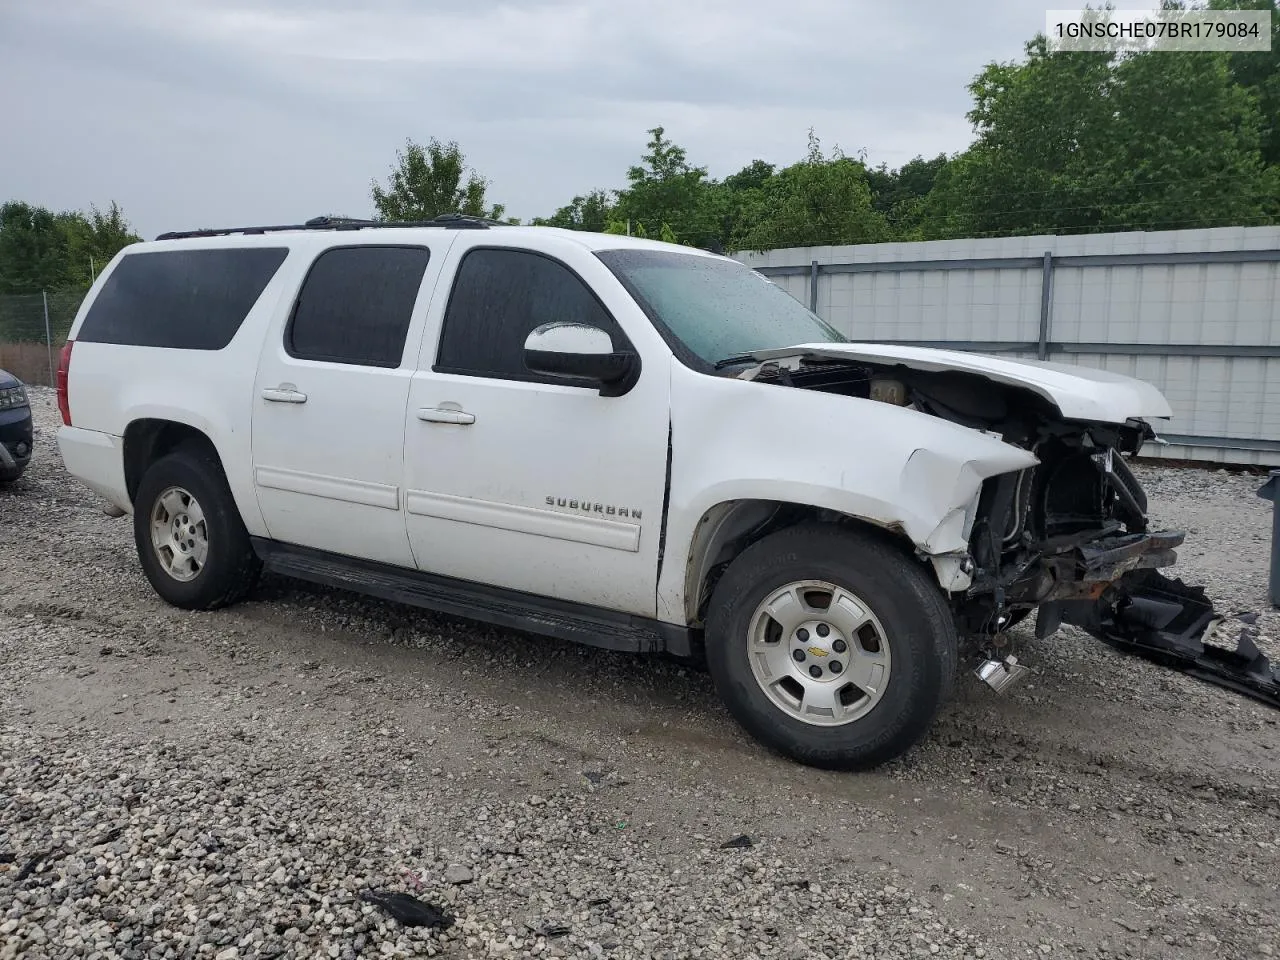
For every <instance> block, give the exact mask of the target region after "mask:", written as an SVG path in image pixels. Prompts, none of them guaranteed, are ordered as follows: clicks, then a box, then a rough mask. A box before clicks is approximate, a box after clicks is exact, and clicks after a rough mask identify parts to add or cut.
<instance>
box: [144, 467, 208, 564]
mask: <svg viewBox="0 0 1280 960" xmlns="http://www.w3.org/2000/svg"><path fill="white" fill-rule="evenodd" d="M151 546H152V547H153V548H154V550H155V552H156V558H157V559H158V560H159V561H160V566H161V567H162V568H163V569H164V572H165V573H167V574H168V575H169V576H171V577H173V579H174V580H177V581H179V582H180V583H186V582H187V581H189V580H194V579H195V578H196V577H197V576H199V574H200V571H201V570H203V569H204V564H205V558H206V557H207V556H208V555H209V530H208V526H207V525H206V523H205V519H204V511H203V510H202V509H201V508H200V504H199V503H198V502H197V501H196V498H195V497H193V496H191V494H190V493H188V492H187V491H186V490H184V489H182V487H168V488H166V489H165V491H164V492H163V493H161V494H160V496H158V497H156V500H155V505H154V506H153V507H152V508H151Z"/></svg>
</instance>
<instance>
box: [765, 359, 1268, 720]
mask: <svg viewBox="0 0 1280 960" xmlns="http://www.w3.org/2000/svg"><path fill="white" fill-rule="evenodd" d="M743 376H745V377H749V378H750V379H753V380H756V381H759V382H770V381H772V382H776V383H778V384H780V385H785V386H791V387H796V388H800V389H806V390H815V391H822V392H829V393H836V394H840V395H844V396H853V397H861V398H863V399H868V400H874V401H879V402H883V403H888V404H893V405H896V406H901V407H907V408H910V409H913V410H916V411H919V412H921V413H925V414H928V415H931V416H935V417H939V418H942V419H945V420H949V421H952V422H954V423H957V424H960V425H963V426H966V427H970V428H972V429H975V430H980V431H983V432H986V433H989V434H993V435H994V434H998V435H999V436H1000V437H1001V438H1002V439H1003V440H1004V441H1005V442H1006V443H1009V444H1013V445H1016V446H1019V447H1022V448H1024V449H1026V450H1029V451H1030V452H1032V453H1033V454H1034V455H1035V456H1036V458H1037V459H1038V460H1039V463H1038V464H1037V465H1036V466H1033V467H1030V468H1028V469H1025V470H1019V471H1016V472H1013V473H1003V474H998V475H996V476H993V477H990V478H988V479H987V480H985V481H983V485H982V490H981V494H980V497H979V500H978V507H977V510H976V511H975V513H974V515H973V518H972V527H971V531H970V533H969V535H968V545H969V552H970V556H969V558H968V560H967V563H968V564H969V569H970V570H971V580H970V583H969V585H968V587H967V588H966V589H964V590H962V591H959V592H956V593H952V594H951V602H952V608H953V611H954V614H955V618H956V623H957V627H958V628H959V630H960V632H961V634H962V636H965V637H967V638H972V639H975V640H976V642H977V643H978V644H979V645H980V646H981V647H982V648H983V649H984V650H985V651H986V653H987V656H988V657H995V656H1002V655H1003V654H1005V653H1007V651H1008V649H1009V643H1010V640H1009V638H1008V637H1007V636H1006V635H1005V631H1007V630H1008V629H1009V628H1010V627H1012V626H1013V625H1014V624H1016V623H1018V622H1019V621H1021V620H1023V619H1025V618H1026V617H1027V616H1028V615H1029V614H1030V613H1031V612H1032V611H1033V610H1034V611H1036V613H1037V616H1036V626H1035V633H1036V636H1037V637H1039V638H1042V639H1043V638H1046V637H1049V636H1051V635H1053V634H1054V633H1056V632H1057V631H1058V629H1059V628H1060V627H1061V626H1062V625H1063V624H1068V625H1074V626H1078V627H1080V628H1082V629H1084V630H1085V631H1087V632H1088V633H1090V634H1092V635H1093V636H1095V637H1097V638H1098V639H1100V640H1103V641H1104V642H1106V643H1108V644H1110V645H1112V646H1113V647H1116V648H1118V649H1121V650H1124V651H1127V652H1129V653H1133V654H1136V655H1140V656H1143V657H1145V658H1147V659H1150V660H1152V661H1155V662H1157V663H1160V664H1162V665H1165V666H1168V667H1171V668H1173V669H1177V670H1181V671H1183V672H1186V673H1187V674H1189V675H1192V676H1195V677H1197V678H1199V679H1201V680H1204V681H1207V682H1210V683H1214V684H1217V685H1219V686H1223V687H1227V688H1230V689H1233V690H1236V691H1238V692H1240V693H1244V694H1246V695H1248V696H1252V697H1254V698H1256V699H1259V700H1261V701H1263V702H1266V703H1268V704H1270V705H1272V706H1274V707H1278V708H1280V673H1278V672H1277V671H1276V670H1275V669H1274V668H1273V667H1272V666H1271V664H1270V663H1269V662H1268V660H1267V658H1266V657H1265V656H1264V655H1263V654H1262V653H1261V652H1260V651H1259V650H1258V648H1257V646H1256V644H1255V643H1254V642H1253V641H1254V637H1255V636H1256V633H1255V631H1254V628H1253V622H1254V621H1255V620H1256V615H1253V614H1242V615H1237V616H1235V617H1230V618H1229V617H1224V616H1222V615H1221V614H1219V613H1217V612H1215V611H1214V608H1213V605H1212V603H1211V602H1210V601H1209V600H1208V599H1207V597H1206V596H1205V591H1204V589H1203V588H1201V587H1192V586H1188V585H1186V584H1184V583H1182V581H1181V580H1175V579H1170V578H1168V577H1166V576H1164V575H1163V574H1161V573H1160V572H1159V571H1160V569H1162V568H1165V567H1169V566H1172V565H1173V564H1174V563H1175V562H1176V560H1177V554H1176V548H1177V547H1179V546H1180V545H1181V544H1182V542H1183V540H1184V537H1185V534H1184V532H1183V531H1179V530H1159V529H1156V530H1153V529H1151V527H1150V523H1149V518H1148V515H1147V497H1146V494H1145V493H1144V491H1143V489H1142V485H1141V484H1140V483H1139V482H1138V480H1137V478H1136V477H1135V476H1134V474H1133V471H1132V470H1131V469H1130V467H1129V464H1128V462H1127V461H1126V457H1128V456H1132V455H1134V454H1136V453H1138V451H1139V450H1141V448H1142V447H1143V445H1144V444H1145V443H1147V442H1148V441H1150V440H1152V439H1154V438H1155V433H1154V431H1153V430H1152V428H1151V427H1150V425H1149V424H1147V423H1146V422H1144V421H1141V420H1130V421H1128V422H1125V423H1122V424H1117V423H1105V422H1089V421H1078V420H1068V419H1064V418H1063V416H1062V415H1061V413H1060V412H1059V410H1058V409H1057V408H1056V407H1055V405H1054V404H1053V403H1052V402H1051V401H1049V400H1048V399H1046V398H1045V397H1043V396H1041V395H1039V394H1037V393H1036V392H1035V391H1033V390H1030V389H1027V388H1025V387H1021V386H1015V385H1011V384H1006V383H1000V382H993V381H992V380H991V379H988V378H987V377H984V376H982V375H981V374H977V373H971V372H966V371H958V370H921V369H913V368H912V367H909V366H907V365H903V364H889V363H884V364H881V363H864V362H858V361H852V362H851V360H849V359H826V358H817V357H812V356H808V357H803V358H788V359H787V362H785V363H778V362H776V361H765V362H764V363H762V364H760V366H758V367H755V368H753V369H752V370H750V371H747V372H746V373H744V374H743ZM1228 630H1236V631H1237V637H1236V644H1235V649H1228V648H1224V647H1220V646H1216V645H1212V644H1210V643H1208V642H1207V640H1208V638H1211V637H1213V636H1214V635H1216V634H1221V633H1224V632H1227V631H1228ZM1007 659H1008V661H1009V663H1008V670H1012V671H1017V670H1018V669H1020V668H1018V667H1017V665H1016V658H1014V657H1009V658H1007ZM995 662H996V661H994V660H988V664H987V667H988V671H989V672H991V671H992V669H993V668H992V667H991V664H992V663H995ZM980 675H982V674H981V672H980ZM984 679H986V680H987V681H988V683H990V685H991V686H993V687H994V688H996V689H1000V688H1001V687H1002V685H1003V684H1004V683H1005V682H1006V681H1007V680H1008V671H1006V674H1004V675H1000V674H999V673H998V671H997V672H995V674H994V675H993V676H984Z"/></svg>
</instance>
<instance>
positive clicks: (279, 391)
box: [262, 383, 307, 403]
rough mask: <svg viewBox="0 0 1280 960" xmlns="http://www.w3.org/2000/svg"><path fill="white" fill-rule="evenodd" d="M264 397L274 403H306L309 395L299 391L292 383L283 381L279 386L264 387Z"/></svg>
mask: <svg viewBox="0 0 1280 960" xmlns="http://www.w3.org/2000/svg"><path fill="white" fill-rule="evenodd" d="M262 399H263V400H269V401H271V402H272V403H306V402H307V395H306V394H305V393H299V392H298V390H297V389H296V388H295V387H294V385H293V384H292V383H282V384H280V386H278V387H267V388H266V389H264V390H263V391H262Z"/></svg>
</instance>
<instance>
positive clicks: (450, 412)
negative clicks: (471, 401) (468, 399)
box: [418, 407, 476, 426]
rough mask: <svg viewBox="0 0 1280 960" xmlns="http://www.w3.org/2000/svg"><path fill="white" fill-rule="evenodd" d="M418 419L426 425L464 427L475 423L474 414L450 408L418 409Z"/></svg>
mask: <svg viewBox="0 0 1280 960" xmlns="http://www.w3.org/2000/svg"><path fill="white" fill-rule="evenodd" d="M418 419H419V420H425V421H426V422H427V423H456V424H459V425H460V426H466V425H467V424H470V423H475V422H476V418H475V414H473V413H467V412H466V411H465V410H458V409H456V408H450V407H419V408H418Z"/></svg>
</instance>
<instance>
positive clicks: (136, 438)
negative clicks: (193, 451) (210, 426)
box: [123, 417, 226, 503]
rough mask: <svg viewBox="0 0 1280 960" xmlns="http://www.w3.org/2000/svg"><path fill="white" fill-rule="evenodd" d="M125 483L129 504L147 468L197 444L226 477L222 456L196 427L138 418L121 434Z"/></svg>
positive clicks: (173, 421)
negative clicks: (206, 451)
mask: <svg viewBox="0 0 1280 960" xmlns="http://www.w3.org/2000/svg"><path fill="white" fill-rule="evenodd" d="M123 442H124V446H123V456H124V480H125V489H126V492H127V493H128V494H129V502H130V503H134V502H135V501H136V499H137V494H138V484H140V483H141V482H142V476H143V474H144V473H146V471H147V468H148V467H150V466H151V464H153V463H155V462H156V461H157V460H158V459H160V458H161V457H163V456H164V455H165V454H167V453H171V452H173V451H174V450H177V449H178V448H179V447H180V446H183V445H184V444H187V443H190V444H197V445H200V446H202V447H204V448H205V449H207V450H208V451H209V453H211V454H212V455H213V457H214V458H215V459H216V460H217V461H218V465H219V467H221V468H222V469H223V472H224V473H225V471H226V467H225V465H224V464H223V460H222V455H221V454H220V453H219V452H218V447H217V444H215V443H214V442H213V440H212V438H210V436H209V435H208V434H207V433H206V432H205V431H204V430H202V429H200V428H199V427H196V426H194V425H192V424H190V423H184V422H182V421H180V420H166V419H162V418H158V417H140V418H138V419H136V420H133V421H131V422H130V423H129V425H128V426H127V427H125V431H124V441H123Z"/></svg>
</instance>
